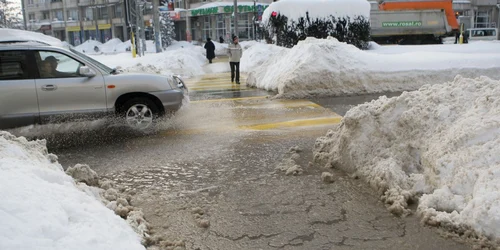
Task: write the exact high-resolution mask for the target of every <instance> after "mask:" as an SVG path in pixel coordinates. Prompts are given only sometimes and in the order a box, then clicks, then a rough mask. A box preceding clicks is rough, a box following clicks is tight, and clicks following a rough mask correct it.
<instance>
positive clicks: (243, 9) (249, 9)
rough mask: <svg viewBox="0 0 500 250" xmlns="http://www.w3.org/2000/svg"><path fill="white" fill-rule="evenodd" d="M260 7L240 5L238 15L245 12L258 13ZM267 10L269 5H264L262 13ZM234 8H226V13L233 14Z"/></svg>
mask: <svg viewBox="0 0 500 250" xmlns="http://www.w3.org/2000/svg"><path fill="white" fill-rule="evenodd" d="M258 6H259V5H256V6H255V8H254V7H253V5H251V6H250V5H240V6H238V13H243V12H257V10H258V9H257V8H258ZM266 8H267V5H262V11H264V10H265V9H266ZM233 10H234V6H233V5H231V6H224V13H233Z"/></svg>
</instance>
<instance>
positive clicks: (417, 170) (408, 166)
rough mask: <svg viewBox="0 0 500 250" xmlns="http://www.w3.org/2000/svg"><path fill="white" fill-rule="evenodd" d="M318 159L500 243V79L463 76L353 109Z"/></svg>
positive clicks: (430, 217) (399, 207)
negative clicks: (414, 201) (416, 201)
mask: <svg viewBox="0 0 500 250" xmlns="http://www.w3.org/2000/svg"><path fill="white" fill-rule="evenodd" d="M313 151H314V159H315V162H316V163H319V164H325V166H326V167H335V168H341V169H343V170H345V171H347V172H349V173H353V174H354V175H357V176H360V177H361V178H363V179H365V180H366V181H367V182H368V183H369V184H370V185H371V186H372V187H373V188H374V189H375V190H377V191H378V194H379V195H381V197H382V200H384V201H385V202H386V203H387V206H388V208H389V210H391V211H392V212H394V213H397V214H406V213H408V210H406V207H407V202H408V201H409V200H416V199H417V198H418V197H419V195H421V194H423V195H422V197H421V198H420V201H419V205H418V212H419V213H420V214H421V215H422V216H423V220H424V221H425V222H428V223H429V224H432V225H441V226H444V227H446V228H448V229H452V230H455V231H456V232H459V233H461V234H462V233H465V234H468V233H470V231H471V229H472V231H473V232H474V233H473V234H472V235H474V234H475V236H478V237H480V236H481V235H484V236H487V237H489V238H490V239H492V240H500V81H496V80H492V79H490V78H487V77H480V78H476V79H468V78H463V77H461V76H457V77H456V78H455V80H454V81H453V82H447V83H444V84H436V85H426V86H423V87H422V88H421V89H420V90H418V91H414V92H405V93H403V94H402V95H401V96H399V97H394V98H391V99H388V98H386V97H381V98H379V99H378V100H374V101H372V102H370V103H366V104H362V105H359V106H357V107H354V108H353V109H351V110H349V111H348V112H347V114H346V115H345V117H344V118H343V120H342V122H341V123H340V124H339V125H338V126H336V127H335V128H334V129H333V130H330V131H329V132H328V133H327V134H326V136H324V137H320V138H318V139H317V141H316V144H315V147H314V150H313Z"/></svg>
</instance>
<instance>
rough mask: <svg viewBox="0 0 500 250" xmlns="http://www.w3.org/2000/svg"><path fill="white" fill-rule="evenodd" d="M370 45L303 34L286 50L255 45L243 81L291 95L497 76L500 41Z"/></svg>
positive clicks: (414, 86) (334, 93)
mask: <svg viewBox="0 0 500 250" xmlns="http://www.w3.org/2000/svg"><path fill="white" fill-rule="evenodd" d="M257 46H258V47H257ZM372 48H374V49H373V50H370V51H362V50H359V49H357V48H356V47H354V46H352V45H348V44H345V43H341V42H338V41H337V40H336V39H335V38H328V39H315V38H307V39H306V40H305V41H301V42H299V44H298V45H296V46H294V47H293V48H291V49H284V48H277V47H276V46H274V45H255V46H254V47H252V48H250V49H248V50H247V51H245V52H244V54H243V58H242V62H241V64H242V70H245V71H247V72H248V73H249V77H248V81H247V84H248V85H250V86H254V87H258V88H263V89H266V90H274V91H277V92H278V93H279V94H278V95H279V96H282V97H294V98H301V97H306V96H339V95H356V94H367V93H383V92H397V91H409V90H416V89H418V88H419V87H421V86H423V85H425V84H437V83H443V82H446V81H451V80H453V78H454V77H455V76H456V75H457V74H460V75H463V76H466V77H478V76H481V75H485V76H489V77H492V78H495V79H500V52H499V51H500V43H493V42H489V43H488V42H484V43H473V44H466V45H455V44H453V45H434V46H408V47H406V46H386V47H379V46H376V45H374V44H372ZM266 50H267V53H266ZM256 62H258V63H256Z"/></svg>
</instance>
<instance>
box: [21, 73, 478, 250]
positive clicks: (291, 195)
mask: <svg viewBox="0 0 500 250" xmlns="http://www.w3.org/2000/svg"><path fill="white" fill-rule="evenodd" d="M228 77H229V75H228V74H227V73H214V74H211V75H206V76H203V77H198V78H192V79H187V85H188V87H189V88H190V93H189V95H190V101H191V102H190V103H188V104H187V105H185V107H184V108H182V109H181V110H180V111H179V113H178V114H177V115H175V116H174V117H172V118H171V119H167V120H164V121H162V122H161V123H160V124H159V125H158V128H157V130H156V131H154V132H152V133H149V134H143V133H138V132H135V131H130V130H128V129H126V128H124V127H122V126H119V125H109V124H107V123H106V122H88V123H85V124H83V125H82V124H76V125H75V124H72V125H67V126H55V125H54V126H52V127H51V126H46V127H45V128H33V129H28V130H23V131H22V130H18V131H15V133H16V134H18V135H23V133H24V134H25V135H28V136H31V137H37V138H45V139H47V145H48V148H49V151H50V152H52V153H55V154H57V155H58V156H59V162H60V163H61V164H62V165H63V167H65V168H67V167H69V166H73V165H75V164H78V163H83V164H88V165H90V166H91V167H92V169H94V170H95V171H96V172H97V173H98V174H99V176H100V177H102V178H108V179H112V180H114V181H116V182H117V184H118V185H119V186H121V187H123V190H125V191H126V192H128V193H130V194H133V199H132V204H133V205H134V206H137V207H140V208H141V209H142V210H143V211H144V213H145V216H146V219H147V220H148V221H149V222H150V224H151V225H152V228H153V230H154V232H155V235H161V236H162V237H163V238H164V239H169V240H182V241H184V243H185V249H220V250H223V249H228V250H234V249H450V250H451V249H471V245H469V244H467V243H464V242H462V241H461V240H460V239H459V238H457V237H455V236H453V235H451V234H448V233H446V232H445V231H442V230H440V229H439V228H431V227H428V226H424V225H421V224H420V222H419V218H418V216H416V215H411V216H408V217H405V218H400V217H396V216H394V215H392V214H391V213H389V212H388V211H387V210H386V209H385V206H384V204H383V203H381V202H380V201H379V199H378V197H377V196H376V195H375V192H374V191H373V190H372V189H370V187H369V186H368V185H367V184H366V183H364V182H362V181H361V180H357V179H352V178H350V177H349V176H346V175H345V174H344V173H342V172H341V171H338V170H335V169H323V168H321V167H320V166H315V165H314V164H310V162H311V161H312V148H313V145H314V143H315V139H316V138H317V137H319V136H323V135H324V134H325V133H326V132H327V131H328V129H329V128H331V127H332V126H335V124H337V123H338V122H339V121H340V116H342V115H344V114H345V112H346V111H347V110H348V109H350V108H351V107H352V106H354V105H357V104H360V103H364V102H366V101H371V100H373V99H375V98H377V97H378V95H367V96H353V97H337V98H321V99H313V100H274V99H269V98H267V97H266V96H271V95H272V94H273V93H270V92H267V91H262V90H257V89H251V88H249V87H246V86H245V85H244V84H243V85H241V86H239V85H234V84H231V83H230V81H229V78H228ZM243 80H244V77H243V79H242V82H244V81H243ZM398 94H399V93H388V94H386V95H388V96H394V95H398ZM292 147H298V148H300V152H299V155H300V158H299V159H297V163H298V165H300V166H301V167H302V169H303V173H302V174H301V175H297V176H293V175H292V176H287V175H285V173H283V172H281V171H280V170H277V169H276V167H277V165H279V164H280V163H281V162H283V160H285V159H286V157H287V153H288V152H289V150H290V149H291V148H292ZM322 172H330V173H332V174H333V175H334V182H333V183H324V182H322V180H321V178H320V176H321V173H322Z"/></svg>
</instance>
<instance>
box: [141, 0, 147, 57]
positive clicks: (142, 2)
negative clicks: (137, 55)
mask: <svg viewBox="0 0 500 250" xmlns="http://www.w3.org/2000/svg"><path fill="white" fill-rule="evenodd" d="M146 7H147V5H146V2H145V1H141V5H140V12H139V17H140V18H141V20H140V23H139V27H141V42H142V43H141V44H142V49H141V52H142V55H143V56H144V51H146V50H147V49H148V48H147V47H146V27H145V25H144V9H145V8H146Z"/></svg>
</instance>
